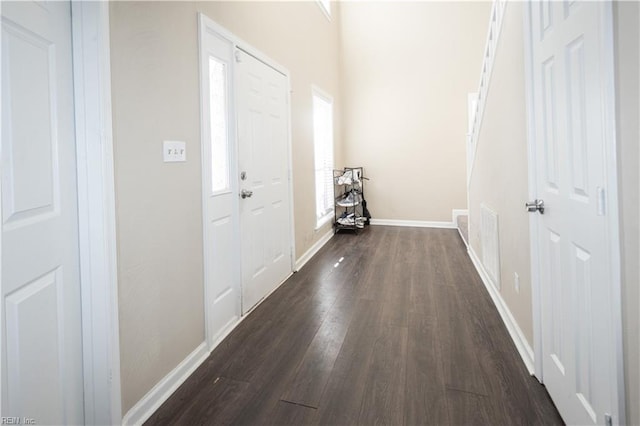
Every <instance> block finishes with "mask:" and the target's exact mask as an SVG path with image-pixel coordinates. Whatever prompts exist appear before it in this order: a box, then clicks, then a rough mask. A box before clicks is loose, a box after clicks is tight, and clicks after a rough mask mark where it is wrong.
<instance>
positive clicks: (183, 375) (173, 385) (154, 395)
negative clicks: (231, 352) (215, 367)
mask: <svg viewBox="0 0 640 426" xmlns="http://www.w3.org/2000/svg"><path fill="white" fill-rule="evenodd" d="M209 353H210V352H209V350H208V349H207V343H206V342H202V343H201V344H200V345H199V346H198V347H197V348H196V349H195V350H194V351H193V352H191V353H190V354H189V355H188V356H187V357H186V358H185V359H184V360H183V361H182V362H181V363H180V364H178V366H177V367H176V368H174V369H173V370H172V371H171V372H170V373H169V374H167V375H166V376H165V377H164V378H163V379H162V380H160V382H158V383H157V384H156V385H155V386H154V387H153V388H152V389H151V390H150V391H149V392H147V394H146V395H145V396H144V397H142V399H141V400H140V401H138V403H137V404H136V405H134V406H133V407H131V409H130V410H129V411H128V412H127V414H125V416H124V417H123V419H122V424H123V425H141V424H142V423H144V422H145V421H147V420H148V419H149V417H151V415H152V414H153V413H155V411H156V410H157V409H158V408H160V406H161V405H162V404H163V403H164V402H165V401H166V400H167V399H168V398H169V397H170V396H171V394H173V393H174V392H175V391H176V389H178V387H179V386H180V385H181V384H182V383H184V381H185V380H187V378H188V377H189V376H190V375H191V374H192V373H193V372H194V371H195V370H196V368H198V367H199V366H200V364H202V363H203V362H204V361H205V360H206V359H207V357H208V356H209Z"/></svg>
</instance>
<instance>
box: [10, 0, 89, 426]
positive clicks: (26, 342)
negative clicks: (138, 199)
mask: <svg viewBox="0 0 640 426" xmlns="http://www.w3.org/2000/svg"><path fill="white" fill-rule="evenodd" d="M72 78H73V73H72V58H71V10H70V4H69V3H68V2H38V3H35V2H20V3H8V2H4V3H3V4H2V303H3V308H4V317H3V319H2V321H3V327H2V330H3V336H2V350H3V359H5V360H6V361H5V363H3V366H2V368H3V374H2V378H3V381H2V413H3V415H5V416H25V417H29V418H33V419H35V420H36V421H37V422H38V423H42V424H70V423H82V422H83V417H84V414H83V377H82V341H81V315H80V303H81V300H80V279H79V253H78V250H79V249H78V217H77V187H76V157H75V149H76V146H75V135H74V109H73V80H72Z"/></svg>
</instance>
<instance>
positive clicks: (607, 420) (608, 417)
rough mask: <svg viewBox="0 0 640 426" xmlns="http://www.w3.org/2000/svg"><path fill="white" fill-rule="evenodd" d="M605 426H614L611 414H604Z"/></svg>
mask: <svg viewBox="0 0 640 426" xmlns="http://www.w3.org/2000/svg"><path fill="white" fill-rule="evenodd" d="M604 425H605V426H612V425H613V421H612V420H611V414H609V413H604Z"/></svg>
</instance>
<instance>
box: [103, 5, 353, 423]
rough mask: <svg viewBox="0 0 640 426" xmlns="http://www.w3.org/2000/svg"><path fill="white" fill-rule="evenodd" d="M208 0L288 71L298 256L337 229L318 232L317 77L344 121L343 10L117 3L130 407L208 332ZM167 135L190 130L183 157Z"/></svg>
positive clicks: (116, 85) (114, 47)
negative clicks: (204, 24)
mask: <svg viewBox="0 0 640 426" xmlns="http://www.w3.org/2000/svg"><path fill="white" fill-rule="evenodd" d="M200 11H202V12H204V13H205V14H206V15H207V16H209V17H210V18H212V19H213V20H214V21H216V22H218V23H219V24H221V25H223V26H225V27H226V28H227V29H229V30H230V31H232V32H234V33H235V34H236V35H238V36H239V37H241V38H242V39H244V40H245V41H246V42H248V43H251V44H252V45H253V46H254V47H256V48H258V49H259V50H261V51H262V52H264V53H265V54H266V55H268V56H270V57H271V58H273V59H274V60H275V61H277V62H278V63H280V64H282V65H283V66H285V67H287V68H288V70H289V71H290V73H291V82H292V90H293V93H292V98H291V109H292V123H291V127H292V143H293V159H294V160H293V175H294V210H295V237H296V252H297V255H298V256H300V255H301V254H302V253H304V252H305V251H306V250H307V249H308V248H309V247H310V246H311V245H312V244H313V243H314V242H315V241H316V240H317V239H318V238H319V237H320V236H321V235H322V234H324V233H325V232H326V231H328V230H329V228H328V227H327V226H325V227H324V228H323V229H322V230H320V231H318V232H316V231H314V226H315V213H314V212H315V208H314V202H315V199H314V185H313V138H312V115H311V85H312V84H315V85H317V86H319V87H320V88H322V89H323V90H324V91H326V92H328V93H330V94H332V95H333V96H334V105H335V109H336V129H340V120H339V117H340V92H339V88H340V81H339V63H338V60H339V58H338V56H339V55H338V41H339V32H338V29H339V26H338V21H337V19H335V18H334V19H333V21H332V22H329V20H327V19H326V17H325V16H324V14H323V13H322V11H321V10H320V8H319V6H318V4H317V3H315V2H307V3H297V2H296V3H293V2H292V3H280V2H113V3H111V5H110V14H111V16H110V19H111V59H112V70H111V72H112V96H113V131H114V151H115V168H116V170H115V173H116V198H117V200H116V214H117V239H118V263H119V265H118V266H119V270H118V280H119V297H120V300H119V305H120V306H119V313H120V339H121V342H120V348H121V373H122V403H123V412H124V413H126V412H127V411H128V410H129V409H130V408H131V407H132V406H133V405H134V404H135V403H136V402H137V401H138V400H140V398H141V397H142V396H144V395H145V394H146V393H147V392H148V391H149V390H150V389H151V388H152V387H153V386H154V385H155V384H156V383H157V382H158V381H159V380H160V379H162V378H163V377H164V376H165V375H166V374H168V373H169V372H170V371H171V370H172V369H173V368H175V367H176V366H177V365H178V363H180V362H181V361H182V360H183V359H184V358H185V357H186V356H187V355H188V354H189V353H191V352H192V351H193V350H194V349H195V348H196V347H197V346H198V345H199V344H200V343H201V342H203V341H204V310H203V271H202V270H203V260H202V225H201V223H202V214H201V208H202V207H201V206H202V204H201V175H200V172H201V170H200V169H201V168H200V131H199V128H200V127H199V102H200V101H199V99H200V98H199V87H198V86H199V82H198V30H197V12H200ZM339 136H340V135H339V132H338V131H337V130H336V153H337V164H338V165H340V164H341V162H342V161H341V154H342V151H343V150H342V147H341V143H340V142H341V141H340V138H339ZM166 139H169V140H184V141H186V143H187V162H186V163H177V164H165V163H163V162H162V155H161V146H162V141H163V140H166Z"/></svg>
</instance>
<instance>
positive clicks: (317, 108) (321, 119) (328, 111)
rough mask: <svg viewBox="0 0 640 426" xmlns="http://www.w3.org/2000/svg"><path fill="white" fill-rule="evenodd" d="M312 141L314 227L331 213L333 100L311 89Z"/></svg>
mask: <svg viewBox="0 0 640 426" xmlns="http://www.w3.org/2000/svg"><path fill="white" fill-rule="evenodd" d="M313 142H314V148H315V149H314V154H315V175H316V227H317V228H319V227H320V226H322V225H323V224H324V223H326V222H328V221H329V219H331V216H332V215H333V100H332V99H331V97H330V96H327V95H324V94H322V93H320V92H319V91H318V90H316V89H314V90H313Z"/></svg>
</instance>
